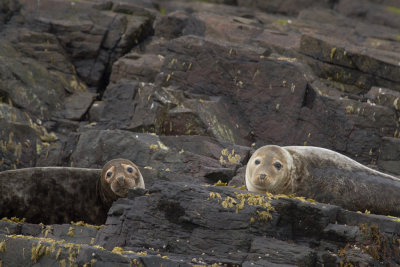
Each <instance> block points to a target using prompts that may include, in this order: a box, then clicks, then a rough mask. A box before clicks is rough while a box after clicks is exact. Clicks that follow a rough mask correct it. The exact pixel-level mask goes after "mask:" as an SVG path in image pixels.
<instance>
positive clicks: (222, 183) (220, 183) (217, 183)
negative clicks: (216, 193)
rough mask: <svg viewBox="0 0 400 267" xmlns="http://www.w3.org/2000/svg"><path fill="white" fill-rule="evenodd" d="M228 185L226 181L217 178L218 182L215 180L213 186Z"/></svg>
mask: <svg viewBox="0 0 400 267" xmlns="http://www.w3.org/2000/svg"><path fill="white" fill-rule="evenodd" d="M227 185H228V183H224V182H222V181H221V180H218V182H216V183H215V184H214V186H227Z"/></svg>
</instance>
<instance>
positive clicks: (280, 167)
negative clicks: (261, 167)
mask: <svg viewBox="0 0 400 267" xmlns="http://www.w3.org/2000/svg"><path fill="white" fill-rule="evenodd" d="M274 167H275V168H276V169H277V170H278V171H279V170H280V169H282V167H283V166H282V164H280V163H279V162H275V163H274Z"/></svg>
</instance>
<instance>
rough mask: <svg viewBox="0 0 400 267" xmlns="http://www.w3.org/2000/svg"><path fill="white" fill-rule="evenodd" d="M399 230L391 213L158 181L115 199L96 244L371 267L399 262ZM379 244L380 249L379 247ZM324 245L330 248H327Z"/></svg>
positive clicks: (234, 260) (220, 258) (228, 259)
mask: <svg viewBox="0 0 400 267" xmlns="http://www.w3.org/2000/svg"><path fill="white" fill-rule="evenodd" d="M260 197H261V198H260ZM241 199H243V203H242V202H241ZM268 203H269V204H268ZM268 207H270V208H268ZM371 216H373V218H374V221H373V222H372V221H371V218H370V217H371ZM339 218H340V221H339ZM366 222H370V223H371V224H369V223H366ZM395 225H396V229H394V228H393V226H395ZM398 227H399V223H398V222H396V221H395V219H393V218H391V217H386V216H377V215H366V214H361V213H355V212H349V211H344V210H342V209H341V208H339V207H335V206H330V205H327V204H321V203H315V202H310V201H305V200H304V199H303V200H302V199H292V198H288V197H283V198H279V199H276V198H275V199H274V198H273V197H272V198H268V197H267V196H266V195H258V194H248V192H246V191H242V190H237V189H232V188H230V187H214V186H204V185H194V184H189V183H182V182H161V181H160V182H158V183H157V184H154V185H153V186H152V187H150V188H149V193H148V194H145V195H142V194H136V195H131V196H130V197H129V198H128V199H119V200H118V201H116V202H115V203H114V205H113V206H112V208H111V209H110V212H109V216H108V219H107V222H106V226H105V227H103V228H101V229H100V230H99V232H98V235H97V237H96V241H95V244H99V245H101V246H104V247H105V248H106V249H109V250H111V249H113V248H114V247H119V246H122V247H123V248H124V247H125V248H127V249H128V248H129V249H130V250H145V251H148V252H149V253H152V251H157V253H158V252H159V253H161V254H166V255H168V256H169V257H182V258H185V259H187V258H189V259H192V263H197V262H198V261H201V262H204V263H206V264H211V263H213V262H222V263H225V264H231V265H234V264H240V263H241V262H244V261H246V262H247V264H252V263H254V264H258V265H260V264H263V263H266V262H270V263H273V264H283V265H285V264H286V265H296V266H315V265H318V264H325V263H326V264H328V263H333V264H338V263H339V262H340V261H343V260H344V261H346V260H347V261H348V262H352V263H353V264H355V265H357V264H360V265H362V264H367V265H376V264H379V262H378V261H377V260H378V258H379V260H380V261H381V262H382V261H386V262H387V263H390V264H398V259H397V258H396V256H394V255H397V254H398V253H399V250H398V246H397V244H396V242H394V241H393V239H392V237H393V236H396V237H397V236H399V234H400V232H399V228H398ZM379 240H380V241H379ZM324 242H325V244H326V245H324ZM379 242H384V246H383V247H379V244H380V243H379ZM345 246H346V249H345V250H344V251H343V252H340V250H341V249H342V248H343V247H345ZM328 247H329V249H330V251H332V253H327V252H326V251H325V249H326V248H328ZM357 248H358V250H357ZM369 248H373V249H369ZM353 250H357V252H356V253H352V252H351V251H353ZM384 255H386V256H384ZM389 255H392V256H389ZM377 257H378V258H377Z"/></svg>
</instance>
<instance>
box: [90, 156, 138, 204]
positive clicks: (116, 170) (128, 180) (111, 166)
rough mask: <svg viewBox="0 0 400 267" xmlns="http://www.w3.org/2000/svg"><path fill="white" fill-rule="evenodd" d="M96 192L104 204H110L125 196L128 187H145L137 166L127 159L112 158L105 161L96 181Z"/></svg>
mask: <svg viewBox="0 0 400 267" xmlns="http://www.w3.org/2000/svg"><path fill="white" fill-rule="evenodd" d="M97 188H98V192H99V195H100V198H101V200H102V202H103V204H104V205H106V206H111V204H112V202H114V201H115V200H117V199H118V198H120V197H126V196H127V194H128V191H129V189H133V188H145V185H144V180H143V176H142V174H141V173H140V171H139V168H138V167H137V166H136V165H135V164H134V163H133V162H131V161H129V160H127V159H113V160H111V161H109V162H107V163H106V164H105V165H104V167H103V169H102V172H101V177H100V179H99V181H98V183H97Z"/></svg>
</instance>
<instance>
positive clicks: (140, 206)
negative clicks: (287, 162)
mask: <svg viewBox="0 0 400 267" xmlns="http://www.w3.org/2000/svg"><path fill="white" fill-rule="evenodd" d="M399 28H400V4H399V3H398V2H397V1H395V0H384V1H373V0H369V1H353V0H352V1H350V0H338V1H328V0H326V1H312V0H302V1H292V0H286V1H256V0H252V1H247V0H238V1H230V0H223V1H222V0H218V1H214V0H213V1H211V0H210V1H190V2H188V1H158V0H154V1H142V0H124V1H104V0H81V1H66V0H41V1H30V0H18V1H10V0H0V63H1V64H0V171H3V172H2V173H0V194H1V195H2V198H1V200H0V217H9V218H11V217H15V216H16V217H20V218H23V217H25V218H26V219H27V220H26V222H18V221H16V220H14V221H7V220H4V221H0V265H2V266H32V265H35V264H39V265H41V266H54V265H57V264H60V265H63V264H72V265H73V264H77V265H78V266H83V265H85V264H91V265H92V266H96V265H99V266H100V265H101V266H108V265H118V266H119V265H120V266H125V265H126V266H128V265H135V264H136V265H143V266H160V265H161V264H163V266H179V265H182V266H186V265H193V264H199V265H201V264H214V263H217V264H218V263H222V264H224V263H225V264H228V265H239V266H293V265H298V266H322V265H324V266H336V265H338V264H342V265H345V264H347V263H349V264H353V265H355V266H366V265H368V266H373V265H376V266H378V265H380V264H387V265H399V264H400V262H398V259H399V258H400V256H399V254H398V253H399V252H398V243H396V242H397V241H396V240H399V233H400V232H399V229H400V228H399V222H398V219H397V218H391V217H385V216H376V215H369V214H359V213H355V212H349V211H346V210H343V209H341V208H339V207H335V206H330V205H327V204H320V203H314V202H307V201H302V200H299V199H292V198H288V197H283V198H279V197H271V196H270V197H269V198H272V199H269V198H268V197H267V196H264V200H263V201H262V202H257V201H256V200H254V201H256V202H255V203H253V202H251V201H253V200H251V201H250V202H251V203H253V204H249V203H250V202H249V198H250V196H247V197H245V199H244V198H240V197H238V196H239V194H246V192H245V191H241V190H240V189H237V188H236V189H233V188H230V187H213V186H206V185H210V184H214V183H216V182H218V181H221V182H222V183H229V185H232V186H236V187H240V186H242V185H243V184H244V173H245V166H246V163H247V161H248V159H249V157H250V155H251V153H252V151H253V150H254V149H255V148H257V147H260V146H262V145H265V144H276V145H313V146H319V147H325V148H329V149H332V150H335V151H337V152H340V153H342V154H345V155H347V156H349V157H351V158H353V159H355V160H357V161H359V162H361V163H363V164H365V165H368V166H370V167H372V168H376V169H379V170H380V171H383V172H387V173H391V174H394V175H397V176H399V175H400V164H399V163H400V141H399V138H400V126H399V123H400V78H399V77H400V65H399V64H400V63H399V62H400V56H399V52H400V42H399V38H400V36H399ZM117 157H118V158H121V157H122V158H127V159H129V160H131V161H133V162H134V163H135V164H137V165H138V166H139V168H140V171H141V173H142V174H143V176H144V179H145V183H146V187H147V188H148V191H144V192H139V191H138V192H136V191H132V192H131V193H130V196H129V197H128V198H127V199H120V200H118V201H117V202H115V203H114V205H113V206H112V208H111V209H110V210H109V211H108V208H105V209H104V207H102V206H101V204H99V203H98V202H96V201H97V198H96V196H95V194H94V193H95V192H96V191H93V190H95V188H94V187H93V186H95V183H93V181H94V180H95V179H96V177H97V174H98V173H99V169H101V168H102V166H103V164H104V163H106V162H107V161H109V160H111V159H113V158H117ZM44 167H48V168H44ZM49 167H51V168H49ZM54 167H62V168H61V169H57V168H54ZM71 167H74V168H71ZM23 168H27V169H23ZM52 168H53V169H52ZM14 169H16V170H15V171H14ZM220 184H221V183H220ZM218 196H219V197H218ZM251 198H252V197H251ZM257 199H258V198H257ZM78 200H79V201H78ZM73 203H80V205H75V206H74V205H73ZM224 203H225V204H224ZM267 203H269V204H267ZM269 205H271V209H270V206H269ZM225 206H226V207H225ZM272 208H273V209H272ZM107 211H108V214H107ZM362 212H365V211H362ZM367 213H368V212H367ZM252 218H253V219H252ZM82 220H83V221H85V222H87V223H91V224H96V225H102V224H105V226H104V227H101V228H98V227H92V226H88V225H85V224H79V225H76V224H71V221H75V222H77V221H82ZM40 222H42V223H44V224H45V225H41V224H39V223H40ZM71 228H72V230H71ZM178 240H179V241H178ZM104 248H105V249H104ZM129 251H130V252H129ZM158 254H159V255H158Z"/></svg>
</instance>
